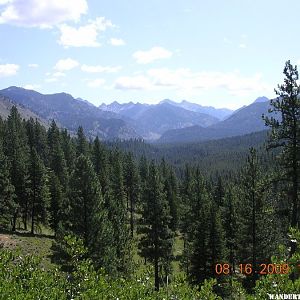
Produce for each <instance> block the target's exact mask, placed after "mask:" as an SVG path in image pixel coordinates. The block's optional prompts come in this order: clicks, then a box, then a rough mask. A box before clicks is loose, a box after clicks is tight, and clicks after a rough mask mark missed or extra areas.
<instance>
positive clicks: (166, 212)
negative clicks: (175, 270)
mask: <svg viewBox="0 0 300 300" xmlns="http://www.w3.org/2000/svg"><path fill="white" fill-rule="evenodd" d="M144 197H145V199H144V205H143V212H142V220H141V225H140V228H139V232H140V233H141V234H142V237H141V240H140V243H139V249H140V253H141V255H142V256H143V257H145V258H148V259H149V260H150V261H151V262H152V263H153V265H154V275H155V276H154V277H155V290H157V291H158V290H159V285H160V283H159V269H160V268H162V267H163V266H164V267H165V269H166V270H168V267H169V264H170V260H171V256H172V246H173V237H174V233H173V232H172V230H171V229H170V222H171V216H170V208H169V204H168V202H167V199H166V195H165V194H164V192H163V185H162V182H161V178H160V175H159V173H158V170H157V167H156V166H155V165H154V162H153V161H152V162H151V164H150V167H149V177H148V181H147V187H146V191H145V195H144Z"/></svg>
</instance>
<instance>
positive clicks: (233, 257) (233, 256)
mask: <svg viewBox="0 0 300 300" xmlns="http://www.w3.org/2000/svg"><path fill="white" fill-rule="evenodd" d="M238 195H239V190H238V188H236V187H235V186H229V187H228V188H227V189H226V190H225V194H224V207H223V216H224V230H225V236H226V238H225V240H226V248H227V251H228V263H229V264H230V266H232V271H233V273H235V270H236V267H237V245H238V242H239V240H238V235H237V228H238V207H237V203H238Z"/></svg>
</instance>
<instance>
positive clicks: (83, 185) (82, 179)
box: [69, 154, 114, 271]
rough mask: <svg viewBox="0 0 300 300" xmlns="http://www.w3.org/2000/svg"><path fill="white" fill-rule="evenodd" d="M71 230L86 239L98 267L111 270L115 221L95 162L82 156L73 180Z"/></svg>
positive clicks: (71, 181)
mask: <svg viewBox="0 0 300 300" xmlns="http://www.w3.org/2000/svg"><path fill="white" fill-rule="evenodd" d="M70 200H71V202H70V205H71V210H70V216H69V219H70V230H71V231H72V232H73V233H75V234H76V235H78V236H79V237H80V238H82V239H83V241H84V245H85V246H86V247H88V250H89V255H90V257H91V258H92V259H93V261H94V263H95V264H96V265H97V266H102V267H105V269H107V271H110V266H109V263H110V261H112V262H113V260H114V257H113V255H114V254H113V242H114V241H113V240H112V236H111V231H112V229H111V225H110V224H111V222H110V220H109V218H108V213H107V210H106V209H105V207H104V201H103V198H102V194H101V188H100V185H99V182H98V179H97V176H96V174H95V172H94V170H93V166H92V163H91V161H90V160H89V159H88V158H87V157H85V156H84V155H83V154H81V155H80V156H79V157H78V158H77V159H76V161H75V168H74V171H73V173H72V176H71V180H70Z"/></svg>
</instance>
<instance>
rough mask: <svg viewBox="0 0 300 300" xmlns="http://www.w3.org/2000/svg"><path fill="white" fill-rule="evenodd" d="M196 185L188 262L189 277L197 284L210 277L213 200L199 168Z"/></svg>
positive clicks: (189, 235) (191, 204) (194, 187)
mask: <svg viewBox="0 0 300 300" xmlns="http://www.w3.org/2000/svg"><path fill="white" fill-rule="evenodd" d="M193 182H194V184H193V186H192V191H191V192H190V194H191V198H190V199H189V201H190V206H189V214H188V218H189V224H190V225H189V228H188V234H187V238H188V242H187V249H188V254H189V257H188V260H189V261H190V262H189V264H190V270H189V277H190V279H191V281H193V282H195V283H200V282H203V281H204V279H206V278H208V277H209V275H210V264H209V258H210V255H211V253H210V252H209V234H210V211H211V199H210V195H209V193H208V191H207V189H206V186H205V182H204V179H203V177H202V175H201V174H200V170H199V169H198V168H197V169H196V172H195V174H194V180H193Z"/></svg>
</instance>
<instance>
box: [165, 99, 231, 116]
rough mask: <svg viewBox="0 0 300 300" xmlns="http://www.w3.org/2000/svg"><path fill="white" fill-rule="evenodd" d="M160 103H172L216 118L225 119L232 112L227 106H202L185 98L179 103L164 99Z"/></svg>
mask: <svg viewBox="0 0 300 300" xmlns="http://www.w3.org/2000/svg"><path fill="white" fill-rule="evenodd" d="M160 103H169V104H172V105H175V106H178V107H181V108H184V109H187V110H190V111H194V112H199V113H203V114H208V115H210V116H213V117H215V118H218V119H220V120H223V119H225V118H226V117H228V116H229V115H230V114H232V113H233V110H231V109H228V108H215V107H213V106H202V105H200V104H196V103H191V102H188V101H186V100H182V101H181V102H180V103H177V102H175V101H172V100H169V99H165V100H163V101H161V102H160Z"/></svg>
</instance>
